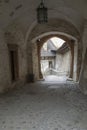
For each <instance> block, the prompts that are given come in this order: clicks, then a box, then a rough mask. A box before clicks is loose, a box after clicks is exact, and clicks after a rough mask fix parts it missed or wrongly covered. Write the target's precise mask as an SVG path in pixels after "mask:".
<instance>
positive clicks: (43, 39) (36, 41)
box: [32, 34, 77, 81]
mask: <svg viewBox="0 0 87 130" xmlns="http://www.w3.org/2000/svg"><path fill="white" fill-rule="evenodd" d="M52 37H59V38H61V39H63V40H65V41H66V42H67V43H66V44H68V45H69V47H70V51H71V65H70V76H69V77H70V78H73V79H74V80H75V81H76V77H77V69H76V68H74V64H75V63H76V64H77V54H75V55H74V49H75V48H76V49H77V45H75V42H76V41H75V39H74V38H73V39H72V40H71V38H70V37H66V36H65V35H64V34H63V35H61V34H48V35H47V36H43V37H41V38H40V37H39V39H38V38H36V39H34V41H33V42H34V46H33V51H32V52H33V54H32V56H33V63H34V64H33V68H34V71H36V70H38V71H39V72H38V78H42V74H41V65H40V50H41V47H42V46H43V44H44V42H46V41H47V40H48V39H50V38H52ZM35 46H36V47H35ZM35 48H36V51H37V58H35V54H36V53H35ZM75 58H76V59H75ZM35 59H37V61H38V62H37V63H38V65H37V66H38V67H37V69H35V68H36V64H35V62H36V61H35Z"/></svg>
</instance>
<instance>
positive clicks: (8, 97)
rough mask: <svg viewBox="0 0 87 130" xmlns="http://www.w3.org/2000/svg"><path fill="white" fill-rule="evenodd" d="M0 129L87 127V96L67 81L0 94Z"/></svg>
mask: <svg viewBox="0 0 87 130" xmlns="http://www.w3.org/2000/svg"><path fill="white" fill-rule="evenodd" d="M0 130H87V96H86V95H83V94H82V93H81V92H80V90H79V89H78V85H77V84H76V85H75V84H67V83H65V84H60V83H59V84H58V83H47V82H37V83H31V84H27V85H25V86H23V87H20V88H16V89H14V90H9V91H8V92H7V93H5V94H2V95H0Z"/></svg>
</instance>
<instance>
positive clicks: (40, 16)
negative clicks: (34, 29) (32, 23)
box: [37, 0, 48, 23]
mask: <svg viewBox="0 0 87 130" xmlns="http://www.w3.org/2000/svg"><path fill="white" fill-rule="evenodd" d="M47 21H48V16H47V8H46V7H45V6H44V2H43V0H42V1H41V3H40V5H39V6H38V8H37V22H38V23H46V22H47Z"/></svg>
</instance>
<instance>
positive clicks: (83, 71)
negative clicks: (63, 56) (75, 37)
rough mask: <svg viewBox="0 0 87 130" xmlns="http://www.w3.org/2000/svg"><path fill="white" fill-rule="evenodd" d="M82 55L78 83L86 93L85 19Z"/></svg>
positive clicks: (86, 53)
mask: <svg viewBox="0 0 87 130" xmlns="http://www.w3.org/2000/svg"><path fill="white" fill-rule="evenodd" d="M82 41H83V57H82V67H81V73H80V80H79V85H80V89H81V90H82V92H84V93H85V94H87V20H86V21H85V25H84V33H83V39H82Z"/></svg>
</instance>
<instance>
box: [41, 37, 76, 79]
mask: <svg viewBox="0 0 87 130" xmlns="http://www.w3.org/2000/svg"><path fill="white" fill-rule="evenodd" d="M71 51H72V50H71V47H70V45H69V43H66V41H65V40H63V39H61V38H59V37H52V38H50V39H48V40H47V41H46V42H45V43H44V44H43V45H42V47H41V50H40V68H41V74H42V77H43V78H44V79H45V80H46V81H66V80H67V79H68V78H70V76H73V75H71V69H72V68H71V63H72V60H73V59H72V53H71ZM71 78H72V77H71Z"/></svg>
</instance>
